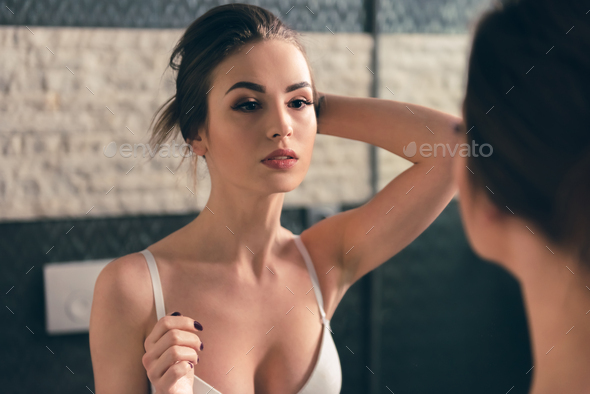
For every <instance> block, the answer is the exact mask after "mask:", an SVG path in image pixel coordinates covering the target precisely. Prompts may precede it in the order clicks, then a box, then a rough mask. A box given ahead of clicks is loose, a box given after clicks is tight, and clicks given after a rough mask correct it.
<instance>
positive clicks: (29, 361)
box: [0, 202, 531, 394]
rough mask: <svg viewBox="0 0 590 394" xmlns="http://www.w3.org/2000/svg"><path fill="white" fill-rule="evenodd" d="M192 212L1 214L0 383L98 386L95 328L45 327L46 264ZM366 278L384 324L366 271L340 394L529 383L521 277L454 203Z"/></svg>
mask: <svg viewBox="0 0 590 394" xmlns="http://www.w3.org/2000/svg"><path fill="white" fill-rule="evenodd" d="M349 208H352V207H344V209H345V210H346V209H349ZM195 215H196V214H192V215H184V216H141V217H127V218H104V219H87V220H52V221H43V222H30V223H24V222H18V223H0V290H2V293H0V294H1V297H2V303H3V304H4V307H3V308H2V310H3V311H2V312H0V313H2V316H1V321H2V324H1V325H0V353H1V356H2V357H0V387H1V389H0V391H1V392H3V393H4V392H5V393H14V394H19V393H36V392H44V393H82V392H89V391H88V390H87V389H86V386H87V387H88V388H90V389H91V390H92V391H94V382H93V375H92V364H91V359H90V350H89V346H88V334H76V335H60V336H55V337H54V336H48V335H47V334H46V333H45V311H44V293H43V278H42V266H43V264H45V263H48V262H56V261H73V260H82V259H100V258H113V256H121V255H124V254H127V253H131V252H136V251H139V250H141V249H143V248H145V247H147V246H149V245H150V244H151V243H153V242H155V241H156V240H158V239H161V238H163V237H164V236H166V235H168V234H169V233H171V232H173V231H175V230H176V229H178V228H179V227H182V226H183V225H184V224H186V223H188V222H189V221H190V220H192V219H193V218H194V217H195ZM306 217H307V215H306V212H305V210H299V209H296V210H285V211H284V212H283V215H282V217H281V222H282V224H283V226H284V227H286V228H288V229H290V230H291V231H293V232H294V233H296V234H299V233H301V232H302V231H303V229H304V228H306V227H307V226H308V223H306V222H305V221H306ZM72 226H73V228H72ZM66 233H67V234H66ZM50 249H51V251H50V252H49V253H47V251H48V250H50ZM31 267H32V269H31ZM370 275H379V276H380V277H381V278H382V281H383V291H382V293H381V313H380V314H378V315H379V316H380V317H381V322H379V321H378V320H376V321H375V320H371V318H370V316H371V315H370V314H369V313H368V311H369V306H370V305H369V301H370V299H369V297H368V294H369V290H370V289H369V284H370V283H371V282H370V280H369V279H370V278H369V276H365V277H364V278H363V279H361V280H360V281H359V282H357V283H356V284H355V285H354V286H352V288H351V289H350V290H349V291H348V293H347V294H346V295H345V297H344V299H343V300H342V302H341V304H340V305H339V307H338V309H337V311H336V313H335V315H334V317H333V319H332V329H333V331H334V340H335V342H336V345H337V347H338V352H339V355H340V360H341V363H342V369H343V390H342V393H344V394H347V393H368V392H369V389H368V387H369V386H370V385H371V384H372V383H376V384H377V387H380V388H381V389H382V390H379V391H377V392H382V393H388V392H389V391H387V389H386V387H385V386H387V387H388V388H389V389H391V391H393V392H394V393H396V394H397V393H435V392H436V393H480V394H487V393H489V394H492V393H505V392H507V391H508V390H509V389H510V388H511V387H512V386H515V387H514V389H512V391H510V393H511V394H514V393H526V392H527V390H528V385H529V379H530V376H531V374H528V375H527V374H526V372H527V371H528V370H529V368H530V366H531V359H530V349H529V342H528V341H529V340H528V336H527V327H526V320H525V316H524V311H523V307H522V300H521V296H520V292H519V288H518V285H517V283H516V281H515V280H514V279H513V278H512V277H511V276H510V275H509V274H508V273H506V272H505V271H504V270H503V269H501V268H499V267H497V266H495V265H492V264H489V263H486V262H483V261H481V260H479V259H478V258H477V257H476V256H474V255H473V253H472V252H471V251H470V249H469V247H468V245H467V243H466V240H465V236H464V234H463V230H462V228H461V223H460V218H459V216H458V208H457V204H456V202H451V204H450V205H449V206H448V207H447V208H446V209H445V211H444V212H443V213H442V214H441V215H440V216H439V217H438V218H437V220H436V221H435V222H434V223H433V224H432V225H431V226H430V227H429V228H428V229H427V230H426V231H425V232H424V233H423V234H422V235H420V237H418V238H417V239H416V240H415V241H414V242H413V243H412V244H410V245H409V246H408V247H407V248H405V249H404V250H403V251H401V252H400V253H399V254H398V255H396V256H395V257H394V258H392V259H391V260H390V261H388V262H386V263H385V264H383V265H382V266H381V267H380V268H378V269H377V270H375V271H374V272H373V273H372V274H370ZM371 326H373V327H375V326H376V327H380V330H381V331H380V332H381V333H382V340H381V345H380V348H379V349H378V350H379V351H380V354H381V356H380V358H379V359H380V362H381V368H379V369H377V368H375V367H374V366H372V365H369V364H370V361H369V358H368V357H369V337H368V335H369V332H370V330H369V328H370V327H371ZM68 368H69V369H68ZM70 370H71V371H70ZM370 370H371V371H372V372H371V371H370Z"/></svg>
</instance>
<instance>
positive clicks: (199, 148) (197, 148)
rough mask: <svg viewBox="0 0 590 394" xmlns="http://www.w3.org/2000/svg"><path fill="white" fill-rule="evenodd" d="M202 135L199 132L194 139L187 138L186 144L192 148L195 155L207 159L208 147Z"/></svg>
mask: <svg viewBox="0 0 590 394" xmlns="http://www.w3.org/2000/svg"><path fill="white" fill-rule="evenodd" d="M200 134H201V130H199V132H198V134H197V135H196V136H195V137H194V138H193V139H189V138H187V139H186V143H187V144H189V145H190V146H191V148H192V150H193V153H194V154H196V155H198V156H203V157H205V153H207V147H206V145H205V141H204V140H203V138H202V137H201V135H200Z"/></svg>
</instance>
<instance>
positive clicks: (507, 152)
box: [463, 0, 590, 268]
mask: <svg viewBox="0 0 590 394" xmlns="http://www.w3.org/2000/svg"><path fill="white" fill-rule="evenodd" d="M587 8H589V6H588V5H587V4H586V5H584V4H583V2H581V1H566V2H558V1H550V0H535V1H533V0H523V1H506V2H504V3H503V4H499V5H498V6H497V7H496V8H495V9H494V10H491V11H490V12H488V13H486V14H485V15H484V16H483V17H482V18H481V19H480V20H479V22H478V24H477V26H476V30H475V33H474V38H473V43H472V50H471V54H470V58H469V71H468V80H467V88H466V94H465V99H464V102H463V116H464V121H465V131H467V132H468V133H467V138H468V142H469V144H470V145H471V144H472V143H473V141H474V142H475V143H477V144H484V143H488V144H490V145H491V146H492V147H493V154H491V155H489V156H487V157H484V156H478V157H475V156H470V157H469V158H468V159H467V165H468V166H469V168H470V170H472V172H473V175H472V176H470V177H469V179H470V182H469V183H470V186H471V187H472V188H473V190H475V191H478V192H484V191H485V192H487V190H486V188H485V187H486V186H487V187H488V188H489V190H491V191H492V192H491V193H488V197H489V198H490V200H491V201H492V202H493V203H494V204H495V205H497V206H498V207H499V208H500V209H502V210H504V211H505V212H506V213H507V214H511V213H510V212H514V214H516V215H518V216H520V217H523V218H525V219H527V220H530V221H532V222H533V223H535V224H536V225H537V227H538V228H540V229H542V231H543V232H544V233H545V235H546V236H547V237H548V238H549V239H551V240H552V241H554V242H555V243H557V244H560V245H563V246H564V248H566V249H569V250H572V251H573V252H574V253H575V254H577V255H578V257H579V258H580V260H582V261H584V262H586V263H588V264H590V204H589V202H590V13H588V9H587ZM506 207H509V209H510V212H509V211H508V210H506ZM589 268H590V265H589Z"/></svg>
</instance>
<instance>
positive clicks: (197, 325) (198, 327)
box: [195, 320, 203, 331]
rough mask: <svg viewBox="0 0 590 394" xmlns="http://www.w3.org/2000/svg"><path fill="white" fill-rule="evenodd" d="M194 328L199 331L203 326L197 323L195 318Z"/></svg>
mask: <svg viewBox="0 0 590 394" xmlns="http://www.w3.org/2000/svg"><path fill="white" fill-rule="evenodd" d="M195 329H197V330H199V331H203V326H202V325H201V323H199V322H198V321H196V320H195Z"/></svg>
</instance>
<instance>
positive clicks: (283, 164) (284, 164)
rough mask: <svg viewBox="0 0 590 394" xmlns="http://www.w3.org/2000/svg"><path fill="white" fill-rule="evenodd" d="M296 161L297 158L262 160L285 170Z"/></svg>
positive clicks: (271, 166)
mask: <svg viewBox="0 0 590 394" xmlns="http://www.w3.org/2000/svg"><path fill="white" fill-rule="evenodd" d="M295 163H297V159H266V160H262V164H264V165H265V166H267V167H270V168H273V169H276V170H286V169H289V168H291V167H293V166H294V165H295Z"/></svg>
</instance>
